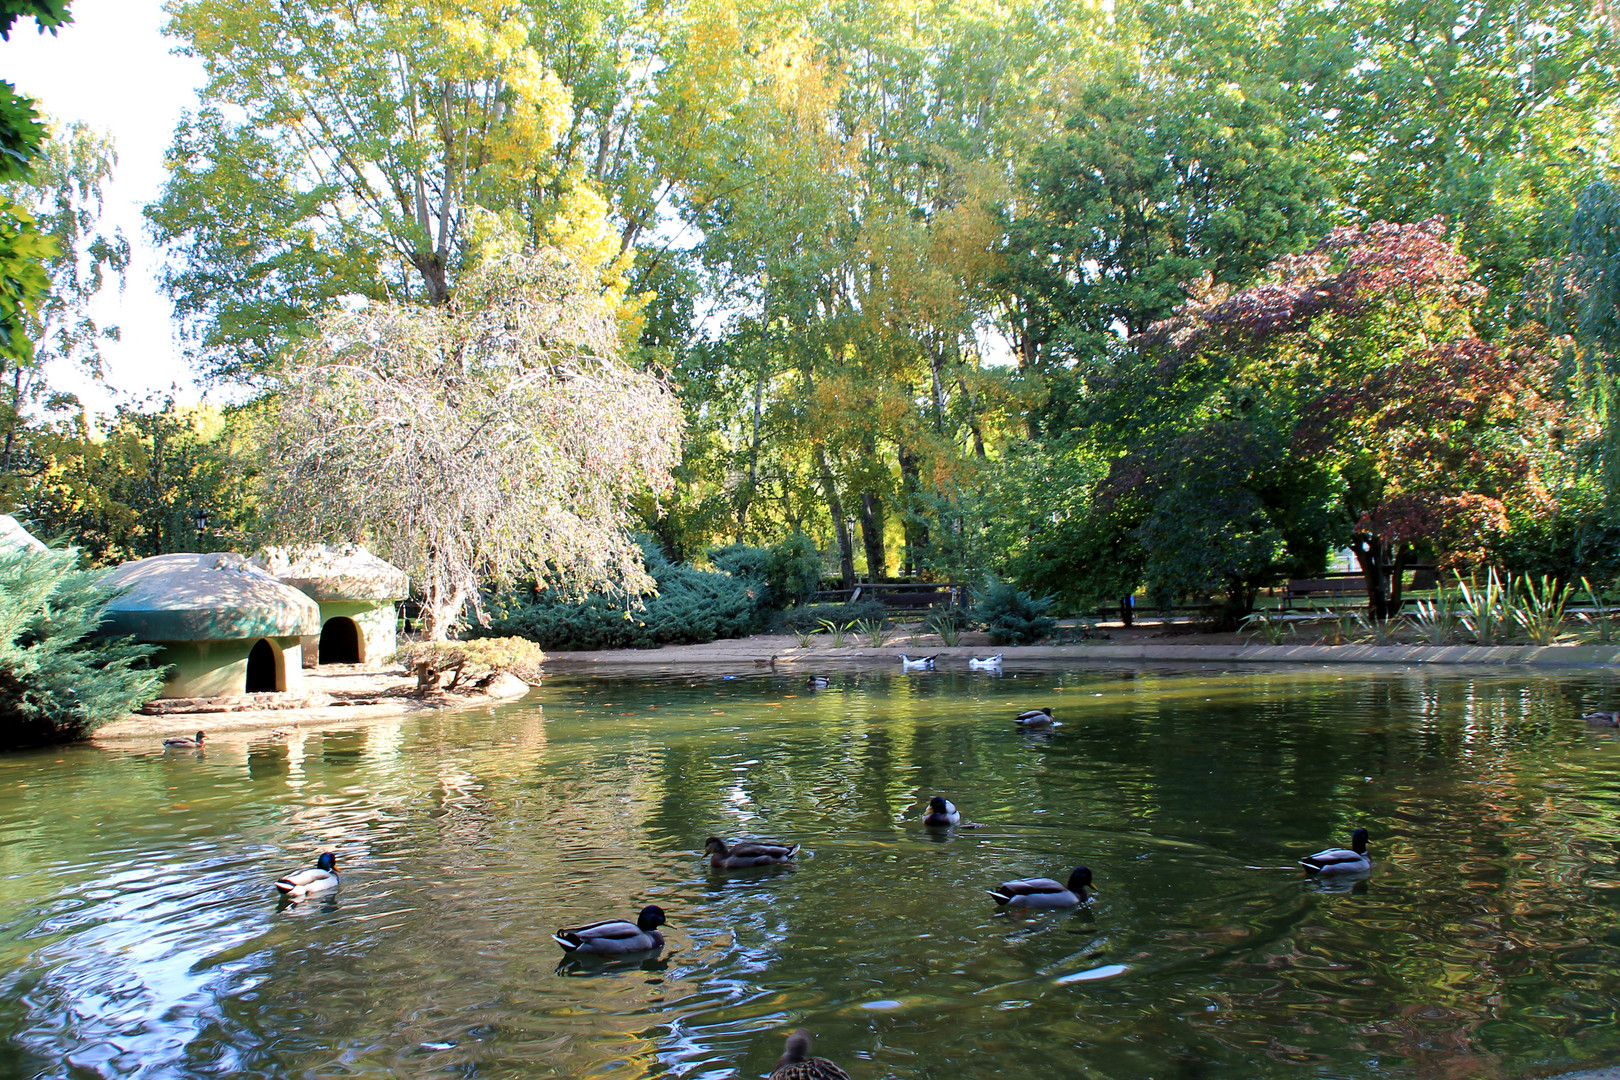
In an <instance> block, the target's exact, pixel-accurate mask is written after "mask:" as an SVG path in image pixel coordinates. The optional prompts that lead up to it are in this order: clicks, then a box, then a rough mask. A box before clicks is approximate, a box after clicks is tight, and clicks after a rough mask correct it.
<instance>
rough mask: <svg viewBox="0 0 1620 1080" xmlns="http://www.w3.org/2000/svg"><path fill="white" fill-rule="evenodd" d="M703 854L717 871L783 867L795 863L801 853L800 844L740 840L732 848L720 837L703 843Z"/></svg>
mask: <svg viewBox="0 0 1620 1080" xmlns="http://www.w3.org/2000/svg"><path fill="white" fill-rule="evenodd" d="M703 853H704V854H705V855H707V856H708V857H709V865H710V866H712V867H714V868H715V869H716V870H747V869H750V868H752V867H755V866H781V865H783V864H785V863H789V862H792V861H793V856H795V855H797V854H798V853H799V845H798V844H767V843H762V842H761V841H758V840H739V841H738V842H737V843H735V844H732V845H731V846H730V847H727V846H726V842H725V841H724V840H722V839H720V838H719V837H718V836H711V837H709V838H708V839H707V840H705V841H703Z"/></svg>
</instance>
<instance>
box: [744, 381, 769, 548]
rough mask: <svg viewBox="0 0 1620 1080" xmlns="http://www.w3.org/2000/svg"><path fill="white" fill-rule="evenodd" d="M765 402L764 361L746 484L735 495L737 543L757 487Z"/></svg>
mask: <svg viewBox="0 0 1620 1080" xmlns="http://www.w3.org/2000/svg"><path fill="white" fill-rule="evenodd" d="M764 402H765V361H764V360H763V359H761V360H760V362H759V378H758V379H756V380H754V432H753V436H752V437H751V438H750V439H749V442H748V483H747V484H746V485H744V487H743V489H742V490H741V491H739V492H738V493H737V543H739V544H740V543H742V542H743V533H744V532H745V531H746V530H747V527H748V507H749V505H750V504H751V503H752V502H753V501H754V491H755V489H756V488H757V487H758V486H759V414H760V412H761V410H762V409H763V407H764Z"/></svg>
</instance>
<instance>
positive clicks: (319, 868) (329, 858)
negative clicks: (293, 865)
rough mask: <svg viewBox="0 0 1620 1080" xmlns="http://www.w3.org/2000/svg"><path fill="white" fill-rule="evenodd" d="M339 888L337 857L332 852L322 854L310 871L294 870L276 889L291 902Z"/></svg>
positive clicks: (279, 882)
mask: <svg viewBox="0 0 1620 1080" xmlns="http://www.w3.org/2000/svg"><path fill="white" fill-rule="evenodd" d="M337 887H338V869H337V856H336V855H333V854H332V853H331V852H330V851H323V852H321V857H320V858H318V859H316V860H315V865H314V866H313V867H312V868H310V869H308V870H294V871H293V872H292V873H290V874H288V875H287V876H286V877H284V878H282V879H281V880H280V881H278V882H276V888H277V889H280V890H281V895H282V896H285V897H286V898H287V899H289V900H303V899H304V898H306V897H310V896H316V895H318V894H320V893H323V892H327V891H328V890H330V889H335V888H337Z"/></svg>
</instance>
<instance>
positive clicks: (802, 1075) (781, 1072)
mask: <svg viewBox="0 0 1620 1080" xmlns="http://www.w3.org/2000/svg"><path fill="white" fill-rule="evenodd" d="M770 1080H849V1073H847V1072H845V1071H844V1070H843V1069H840V1068H839V1067H838V1066H837V1065H834V1064H833V1063H832V1062H830V1061H828V1060H827V1059H826V1058H821V1057H811V1056H810V1032H809V1031H808V1030H807V1029H805V1028H800V1029H799V1030H798V1031H795V1032H794V1033H793V1034H791V1035H789V1036H788V1040H787V1047H786V1049H784V1050H783V1051H782V1056H781V1057H780V1058H779V1059H778V1060H777V1062H776V1068H774V1069H772V1070H771V1075H770Z"/></svg>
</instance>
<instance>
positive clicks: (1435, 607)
mask: <svg viewBox="0 0 1620 1080" xmlns="http://www.w3.org/2000/svg"><path fill="white" fill-rule="evenodd" d="M1415 621H1416V622H1417V629H1418V636H1419V637H1421V638H1422V639H1423V640H1424V641H1426V642H1428V643H1429V644H1430V645H1450V644H1451V643H1452V641H1453V640H1454V639H1455V638H1456V636H1457V626H1458V621H1459V620H1458V618H1457V598H1456V597H1454V596H1452V595H1451V593H1449V592H1447V591H1446V590H1444V589H1441V590H1440V595H1439V596H1438V597H1437V598H1435V599H1433V600H1419V601H1418V604H1417V619H1416V620H1415Z"/></svg>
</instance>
